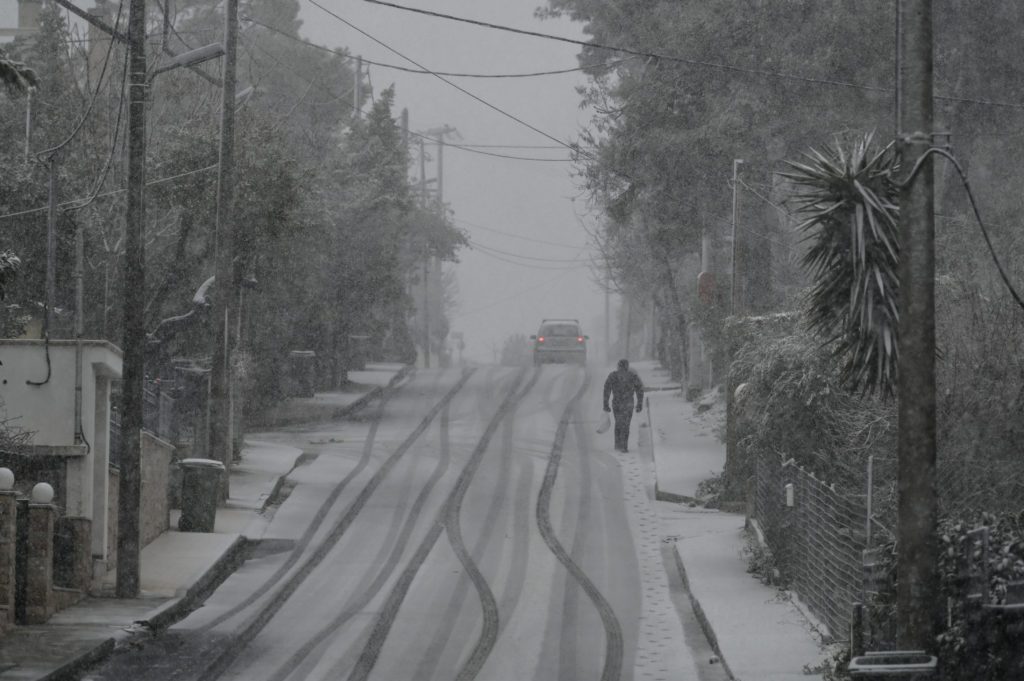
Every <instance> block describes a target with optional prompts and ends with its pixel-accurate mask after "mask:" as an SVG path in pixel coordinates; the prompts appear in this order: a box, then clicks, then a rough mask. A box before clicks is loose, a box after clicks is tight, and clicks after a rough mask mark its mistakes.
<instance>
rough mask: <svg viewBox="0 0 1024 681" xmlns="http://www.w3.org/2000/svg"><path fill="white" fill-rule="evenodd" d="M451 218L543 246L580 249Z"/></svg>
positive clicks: (487, 230) (577, 246) (486, 230)
mask: <svg viewBox="0 0 1024 681" xmlns="http://www.w3.org/2000/svg"><path fill="white" fill-rule="evenodd" d="M453 219H454V220H455V222H459V223H462V224H464V225H468V226H470V227H475V228H477V229H482V230H484V231H485V232H492V233H494V234H500V235H502V236H507V237H509V238H511V239H520V240H522V241H529V242H531V243H535V244H543V245H545V246H555V247H556V248H571V249H573V250H575V251H580V250H581V249H580V247H579V245H574V244H562V243H558V242H555V241H544V240H543V239H533V238H530V237H527V236H522V235H519V234H513V233H512V232H505V231H502V230H500V229H494V228H493V227H485V226H484V225H480V224H477V223H475V222H470V221H468V220H463V219H461V218H453ZM584 248H585V247H584Z"/></svg>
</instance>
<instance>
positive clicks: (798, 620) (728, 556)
mask: <svg viewBox="0 0 1024 681" xmlns="http://www.w3.org/2000/svg"><path fill="white" fill-rule="evenodd" d="M659 506H660V510H661V521H662V529H663V531H664V532H666V533H667V534H668V535H669V536H670V537H675V538H676V551H677V552H678V554H679V558H680V559H681V561H682V564H683V565H684V566H685V570H686V578H687V582H688V584H689V589H690V593H691V594H692V596H693V598H694V599H696V600H697V602H699V603H700V607H701V609H702V610H703V611H704V616H705V617H706V618H707V620H708V622H709V623H710V624H711V628H712V629H713V630H714V632H715V636H716V638H717V639H718V645H719V648H720V650H721V652H722V657H723V658H725V661H726V663H727V664H728V665H729V669H730V670H731V671H732V673H733V676H734V677H735V678H736V679H737V680H738V681H808V680H812V679H820V678H821V676H820V675H819V674H807V673H805V671H804V667H805V666H809V667H812V668H813V667H816V666H817V665H818V663H819V662H820V661H821V658H822V652H821V647H820V644H819V642H818V641H817V639H816V635H815V633H814V632H813V630H812V627H811V624H810V623H809V622H808V620H807V618H806V617H804V615H803V613H802V612H801V611H800V610H799V609H798V608H797V606H796V605H795V604H793V603H792V602H791V601H790V600H789V599H788V597H787V595H786V593H785V592H783V591H780V590H779V589H777V588H775V587H771V586H766V585H764V584H762V583H761V582H760V581H759V580H757V579H755V578H754V577H753V576H752V575H750V574H748V573H747V562H746V559H745V558H744V556H743V547H744V546H745V543H746V537H745V532H744V529H743V526H744V518H743V516H742V515H737V514H729V513H719V512H709V511H698V510H691V509H685V508H682V507H680V506H678V505H676V504H669V503H664V502H662V503H660V504H659Z"/></svg>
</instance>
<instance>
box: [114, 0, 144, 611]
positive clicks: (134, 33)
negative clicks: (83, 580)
mask: <svg viewBox="0 0 1024 681" xmlns="http://www.w3.org/2000/svg"><path fill="white" fill-rule="evenodd" d="M128 78H129V80H128V194H127V199H126V201H127V213H126V216H125V238H124V338H123V339H122V347H123V348H124V359H123V364H122V366H123V369H122V378H123V381H122V383H121V458H120V461H119V465H120V469H121V470H120V473H121V478H120V482H119V483H118V499H117V503H118V514H117V518H118V520H117V583H116V592H117V596H118V598H135V597H136V596H138V594H139V556H140V553H141V547H140V543H139V500H140V497H141V493H142V492H141V484H142V481H141V473H140V457H141V448H142V442H141V434H142V428H143V402H142V392H143V378H144V375H145V370H146V356H145V347H146V343H145V341H146V331H145V328H144V326H143V324H144V315H145V303H146V292H145V288H146V270H145V252H144V239H143V236H144V234H145V231H146V200H145V190H146V90H147V82H146V0H131V1H130V3H129V5H128Z"/></svg>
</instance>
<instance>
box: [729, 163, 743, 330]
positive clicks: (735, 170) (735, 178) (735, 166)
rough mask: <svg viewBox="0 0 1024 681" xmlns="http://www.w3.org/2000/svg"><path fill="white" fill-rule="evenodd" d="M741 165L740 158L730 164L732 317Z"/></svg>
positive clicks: (730, 310)
mask: <svg viewBox="0 0 1024 681" xmlns="http://www.w3.org/2000/svg"><path fill="white" fill-rule="evenodd" d="M741 163H744V161H743V159H742V158H737V159H733V162H732V263H731V265H730V267H731V268H732V286H731V291H730V293H729V314H732V315H735V314H736V281H737V279H739V277H738V276H737V272H736V198H737V188H738V186H739V172H740V164H741Z"/></svg>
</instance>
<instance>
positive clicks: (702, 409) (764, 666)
mask: <svg viewBox="0 0 1024 681" xmlns="http://www.w3.org/2000/svg"><path fill="white" fill-rule="evenodd" d="M633 368H635V369H636V371H637V373H639V375H640V378H641V380H643V382H644V385H645V386H647V387H648V388H649V389H650V388H653V390H650V391H649V392H648V393H647V396H646V397H647V400H648V407H649V408H648V410H647V414H646V416H645V417H644V418H643V419H642V420H643V421H648V420H649V421H648V422H649V423H650V424H651V430H652V434H651V445H652V446H651V449H652V450H653V452H652V454H653V460H654V464H655V468H656V475H657V481H658V491H659V492H660V493H662V494H664V493H670V494H673V495H676V496H680V497H684V498H695V497H696V496H697V487H698V485H699V484H700V483H701V482H702V481H704V480H707V479H708V478H711V477H713V476H715V475H718V474H719V473H721V472H722V469H723V468H724V466H725V445H724V444H723V443H722V441H721V440H720V439H719V437H718V434H719V431H720V430H721V429H722V428H723V427H724V422H725V414H724V410H723V407H722V404H721V400H720V399H719V400H716V399H715V397H716V395H714V394H710V393H709V394H707V395H705V396H703V397H702V398H701V399H700V400H698V401H697V402H687V401H686V400H685V399H684V398H683V395H682V392H681V391H679V390H672V389H671V388H672V384H671V381H670V380H669V379H668V374H667V372H666V371H665V370H664V369H661V368H660V367H659V366H657V364H655V363H653V362H637V363H636V364H634V365H633ZM642 449H643V448H642ZM657 514H658V520H659V523H660V530H661V536H662V537H663V539H664V540H665V541H667V542H671V543H674V549H675V551H676V554H677V556H678V558H679V562H680V563H681V564H682V566H683V570H684V573H685V579H686V582H687V588H688V589H689V592H690V595H691V599H692V600H693V601H695V602H696V603H697V604H698V607H699V610H700V611H701V613H702V616H703V618H704V620H705V623H706V627H707V628H709V629H710V630H711V631H712V632H713V635H714V637H715V639H716V640H717V644H718V647H719V650H720V651H721V654H722V657H723V658H724V660H725V663H726V664H727V665H728V667H729V670H730V671H731V672H732V674H733V676H734V678H735V679H737V681H797V680H800V681H808V680H813V679H820V678H821V676H820V675H817V674H807V673H806V672H805V667H811V668H814V667H816V666H817V665H818V664H819V662H820V661H821V659H822V657H823V655H822V652H821V646H820V642H819V637H818V636H817V634H816V632H815V630H814V627H813V626H812V625H811V623H810V622H809V621H808V619H807V617H805V615H804V614H803V612H802V611H801V610H800V609H799V608H798V607H797V606H796V605H795V604H794V603H793V602H792V601H791V600H790V597H789V595H788V594H787V593H786V592H783V591H780V590H779V589H777V588H775V587H771V586H766V585H765V584H762V583H761V582H760V581H759V580H758V579H756V578H755V577H754V576H753V575H751V574H749V573H748V572H747V561H746V558H745V556H744V548H745V546H746V542H747V537H746V533H745V530H744V526H745V521H746V519H745V517H744V516H743V515H741V514H731V513H722V512H719V511H713V510H709V509H704V508H700V507H693V508H691V507H690V506H688V505H680V504H675V503H667V502H658V505H657Z"/></svg>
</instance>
